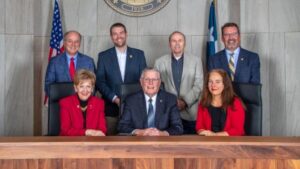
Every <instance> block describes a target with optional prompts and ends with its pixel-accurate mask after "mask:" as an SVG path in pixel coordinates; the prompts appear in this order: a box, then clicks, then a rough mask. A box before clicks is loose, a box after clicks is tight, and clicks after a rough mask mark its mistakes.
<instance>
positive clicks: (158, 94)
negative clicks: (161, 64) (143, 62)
mask: <svg viewBox="0 0 300 169" xmlns="http://www.w3.org/2000/svg"><path fill="white" fill-rule="evenodd" d="M140 84H141V86H142V91H139V92H137V93H135V94H132V95H130V96H128V97H127V98H126V100H125V104H124V111H123V114H122V116H121V119H120V122H119V125H118V131H119V132H120V133H130V134H133V135H137V136H169V135H180V134H182V133H183V128H182V123H181V119H180V116H179V110H178V108H177V106H176V96H174V95H173V94H170V93H168V92H165V91H163V90H160V85H161V79H160V73H159V72H158V71H157V70H156V69H154V68H146V69H145V70H144V71H143V72H142V74H141V78H140Z"/></svg>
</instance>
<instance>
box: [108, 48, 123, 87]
mask: <svg viewBox="0 0 300 169" xmlns="http://www.w3.org/2000/svg"><path fill="white" fill-rule="evenodd" d="M110 52H111V57H110V65H111V68H112V69H111V71H113V72H115V73H114V74H115V76H118V79H119V80H120V81H121V82H123V80H122V75H121V70H120V66H119V61H118V57H117V52H116V48H112V49H111V51H110Z"/></svg>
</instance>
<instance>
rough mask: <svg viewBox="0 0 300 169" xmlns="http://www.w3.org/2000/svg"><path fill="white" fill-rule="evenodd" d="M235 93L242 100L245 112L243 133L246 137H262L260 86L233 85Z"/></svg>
mask: <svg viewBox="0 0 300 169" xmlns="http://www.w3.org/2000/svg"><path fill="white" fill-rule="evenodd" d="M233 88H234V91H235V93H236V94H237V95H238V96H239V97H240V98H241V99H242V100H243V102H244V104H245V106H246V108H247V110H246V116H245V126H244V128H245V132H246V135H248V136H261V135H262V98H261V84H245V83H233Z"/></svg>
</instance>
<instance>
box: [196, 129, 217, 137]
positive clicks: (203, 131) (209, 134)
mask: <svg viewBox="0 0 300 169" xmlns="http://www.w3.org/2000/svg"><path fill="white" fill-rule="evenodd" d="M197 133H198V135H200V136H215V135H216V133H214V132H212V131H210V130H200V131H198V132H197Z"/></svg>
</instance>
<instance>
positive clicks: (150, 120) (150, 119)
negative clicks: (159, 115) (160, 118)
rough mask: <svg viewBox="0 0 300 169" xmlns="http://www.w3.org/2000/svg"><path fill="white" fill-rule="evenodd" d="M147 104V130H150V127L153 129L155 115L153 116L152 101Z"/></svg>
mask: <svg viewBox="0 0 300 169" xmlns="http://www.w3.org/2000/svg"><path fill="white" fill-rule="evenodd" d="M148 102H149V107H148V128H150V127H155V125H154V118H155V114H154V110H153V105H152V99H151V98H150V99H149V100H148Z"/></svg>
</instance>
